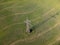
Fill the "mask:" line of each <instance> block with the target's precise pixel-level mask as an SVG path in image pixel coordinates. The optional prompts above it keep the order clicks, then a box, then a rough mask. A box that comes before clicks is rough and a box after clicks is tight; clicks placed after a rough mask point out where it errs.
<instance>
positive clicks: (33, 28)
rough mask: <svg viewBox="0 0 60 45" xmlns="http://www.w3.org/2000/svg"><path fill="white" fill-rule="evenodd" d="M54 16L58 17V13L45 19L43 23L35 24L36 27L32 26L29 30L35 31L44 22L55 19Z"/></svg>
mask: <svg viewBox="0 0 60 45" xmlns="http://www.w3.org/2000/svg"><path fill="white" fill-rule="evenodd" d="M56 15H59V12H56V13H55V14H54V15H52V16H50V17H49V18H47V19H45V20H44V21H42V22H39V23H38V24H36V25H33V26H32V28H31V29H32V31H33V30H35V29H36V28H38V27H40V26H41V25H43V24H44V23H45V22H47V21H48V20H50V19H52V18H56V17H55V16H56Z"/></svg>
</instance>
